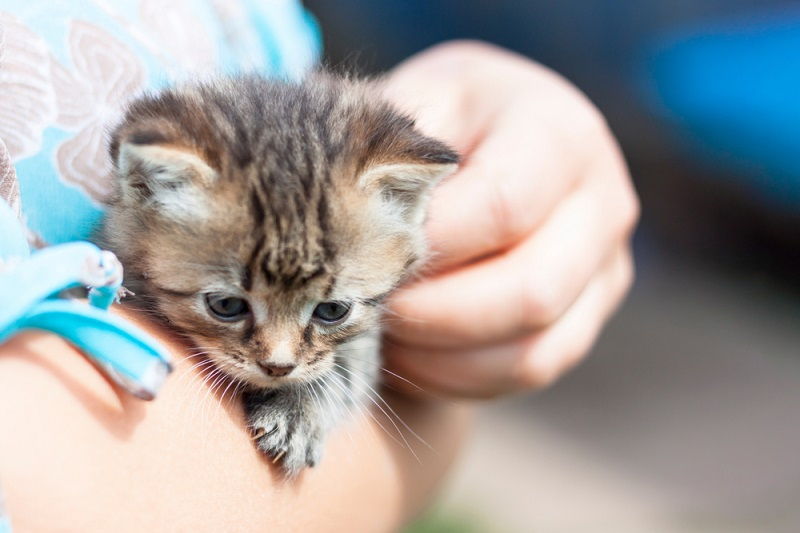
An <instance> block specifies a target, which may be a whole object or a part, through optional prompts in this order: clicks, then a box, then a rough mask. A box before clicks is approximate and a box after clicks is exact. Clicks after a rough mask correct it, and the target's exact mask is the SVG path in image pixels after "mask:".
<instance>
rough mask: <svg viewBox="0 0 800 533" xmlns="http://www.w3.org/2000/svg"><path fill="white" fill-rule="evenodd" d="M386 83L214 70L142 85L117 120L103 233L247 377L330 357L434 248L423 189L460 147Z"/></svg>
mask: <svg viewBox="0 0 800 533" xmlns="http://www.w3.org/2000/svg"><path fill="white" fill-rule="evenodd" d="M373 91H374V89H373V88H372V87H370V85H369V84H365V83H362V82H354V81H349V80H344V79H340V78H336V77H332V76H329V75H315V76H314V77H312V78H310V79H309V80H307V81H306V82H304V83H303V84H285V83H275V82H269V81H265V80H263V79H260V78H257V77H245V78H237V79H233V80H227V81H217V82H214V83H207V84H199V85H194V86H191V87H184V88H177V89H170V90H167V91H164V92H162V93H159V94H156V95H152V96H148V97H145V98H142V99H140V100H138V101H136V102H134V103H133V104H132V105H131V106H130V108H129V110H128V112H127V115H126V117H125V119H124V121H123V123H122V124H121V125H120V126H119V127H118V128H117V129H116V130H115V132H114V133H113V136H112V142H111V156H112V159H113V163H114V167H115V170H116V173H117V177H118V179H117V182H116V183H117V185H116V192H115V195H114V197H113V198H112V200H111V201H110V205H109V207H108V212H107V217H106V221H105V224H104V228H103V236H102V239H103V240H104V241H105V242H104V244H106V245H107V246H109V247H110V248H111V249H112V250H114V251H115V252H116V253H117V254H118V256H119V257H120V259H121V261H122V262H123V264H124V265H125V268H126V275H127V277H128V281H126V285H130V286H131V288H133V289H134V291H135V292H138V293H140V297H141V302H142V304H144V305H146V306H147V307H149V308H151V309H153V310H155V311H157V312H158V313H159V314H160V315H161V316H163V317H164V318H166V319H167V320H169V321H170V323H171V325H172V326H174V327H176V328H177V329H178V330H179V331H181V332H182V333H183V334H185V335H186V336H187V337H189V338H190V339H191V340H192V341H193V342H194V343H195V344H196V345H197V347H198V348H199V349H200V350H203V351H205V352H207V354H208V356H209V357H210V358H211V359H213V360H214V361H215V362H216V364H217V365H218V366H219V367H220V368H222V369H224V370H225V371H227V372H228V373H229V374H231V375H232V376H234V377H236V378H239V379H241V380H243V381H245V382H248V383H251V384H253V385H256V386H259V387H272V386H279V385H281V384H284V383H290V382H304V381H311V380H314V379H316V378H318V377H319V376H321V375H323V374H324V373H326V372H328V371H330V370H331V369H332V368H333V367H334V365H335V363H336V361H335V360H334V357H335V353H336V349H337V347H339V346H341V345H342V344H344V343H346V342H348V341H351V340H353V339H355V338H356V337H358V336H359V335H363V334H365V333H366V332H369V331H374V330H375V328H376V327H377V324H378V319H379V315H380V309H379V303H380V301H381V300H382V299H383V298H384V297H385V296H386V295H387V294H388V293H389V292H390V291H391V290H392V289H393V288H395V287H396V286H397V285H398V284H399V283H400V282H402V281H403V280H404V279H405V278H406V277H407V276H408V275H409V274H410V273H411V272H412V271H413V269H414V268H415V267H416V266H417V265H418V263H419V262H420V261H421V260H422V259H423V258H424V254H425V243H424V238H423V233H422V223H423V220H424V213H425V207H426V203H427V200H428V197H429V195H430V192H431V189H432V187H433V186H434V185H435V184H436V183H437V182H438V181H439V180H440V179H441V178H442V177H444V176H446V175H447V174H450V173H451V172H453V171H454V170H455V168H456V164H457V161H458V156H457V154H456V153H454V152H453V151H452V150H451V149H449V148H448V147H447V146H445V145H444V144H442V143H440V142H439V141H436V140H434V139H431V138H428V137H425V136H424V135H422V134H421V133H419V132H418V131H417V130H416V129H415V128H414V124H413V121H412V120H411V119H409V118H408V117H406V116H404V115H402V114H399V113H397V112H396V111H395V110H394V109H393V108H391V107H390V106H389V105H387V104H386V103H384V102H383V101H382V100H380V99H378V98H376V97H375V96H374V93H373Z"/></svg>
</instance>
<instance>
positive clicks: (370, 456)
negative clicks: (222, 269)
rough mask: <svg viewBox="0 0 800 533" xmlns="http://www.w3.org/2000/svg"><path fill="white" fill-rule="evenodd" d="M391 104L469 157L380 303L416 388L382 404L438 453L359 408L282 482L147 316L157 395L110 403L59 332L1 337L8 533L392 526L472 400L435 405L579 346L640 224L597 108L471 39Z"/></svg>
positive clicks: (520, 374) (536, 373)
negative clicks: (168, 358)
mask: <svg viewBox="0 0 800 533" xmlns="http://www.w3.org/2000/svg"><path fill="white" fill-rule="evenodd" d="M387 95H388V96H389V97H390V98H392V99H393V100H395V101H396V102H397V103H398V104H399V105H401V107H403V108H405V109H407V110H409V111H411V112H412V113H414V114H415V115H416V116H417V117H418V119H419V125H420V126H421V127H422V129H423V130H424V131H426V132H427V133H430V134H432V135H435V136H437V137H440V138H442V139H444V140H446V141H448V142H450V143H451V144H452V145H453V146H454V147H455V148H457V149H458V150H460V151H461V152H462V153H463V154H465V156H466V157H465V162H464V164H463V166H462V169H461V170H460V171H459V172H458V173H457V174H455V175H454V176H453V177H452V178H450V179H449V180H448V181H447V182H445V183H444V184H443V185H442V186H441V187H439V188H438V189H437V191H436V192H435V194H434V198H433V202H432V206H431V209H430V219H429V224H428V226H427V229H428V235H429V240H430V242H431V245H432V249H433V252H434V254H435V255H434V258H433V261H432V264H431V268H430V270H429V271H428V273H427V274H426V275H424V276H423V277H422V278H421V279H420V280H419V282H416V283H414V284H412V285H410V286H409V287H406V288H403V289H402V290H401V291H399V292H398V293H397V294H396V295H395V297H394V298H393V299H392V301H391V302H390V304H389V306H388V310H387V311H388V314H387V334H386V336H385V343H384V346H385V350H384V352H385V355H386V357H387V363H388V365H389V369H390V371H392V372H394V373H396V374H399V375H401V376H403V377H404V378H406V379H408V380H409V381H411V382H413V385H408V383H407V382H406V381H403V380H397V381H395V382H394V383H393V385H394V386H397V387H400V388H402V389H403V390H404V391H405V392H406V394H405V395H388V393H387V399H388V400H389V401H390V403H391V405H392V407H393V408H394V409H395V410H396V411H397V412H398V414H399V415H400V417H401V418H402V419H403V420H404V421H405V422H406V423H407V424H408V425H409V426H410V427H412V428H413V430H414V431H415V432H416V433H417V434H418V435H420V436H421V437H422V438H423V439H424V440H425V441H427V442H428V443H429V444H430V445H431V447H432V448H433V450H435V451H433V452H432V451H430V450H429V449H427V448H426V447H425V446H424V445H422V444H420V443H419V442H418V441H417V440H416V439H414V438H413V437H411V436H409V434H408V432H406V437H407V439H408V440H409V442H410V444H411V447H412V448H413V449H414V451H415V452H416V454H417V456H418V457H419V461H418V460H417V459H416V458H415V456H414V455H413V454H411V453H410V452H409V451H408V449H407V447H406V446H405V445H404V444H401V443H397V442H395V441H394V440H393V439H392V438H391V437H389V436H387V434H386V433H385V432H384V431H383V429H382V428H381V427H380V426H381V425H383V426H385V427H388V428H391V424H390V423H389V422H387V421H385V420H381V422H380V423H379V422H378V421H375V420H372V419H361V418H357V419H356V420H355V421H354V422H353V425H351V426H349V428H348V430H347V431H345V430H340V431H338V432H337V433H336V434H335V435H333V437H332V439H331V441H330V443H329V445H328V447H327V450H326V456H325V458H324V460H323V462H322V464H321V465H319V466H318V467H315V468H314V469H313V470H309V471H307V472H306V473H304V474H303V475H302V477H301V478H300V479H299V480H298V482H297V483H295V484H286V483H284V482H282V481H281V479H280V477H279V476H277V475H276V471H275V468H274V467H273V466H272V465H271V464H269V463H268V462H267V461H266V460H264V459H263V458H262V457H261V456H260V455H259V454H258V453H257V452H256V451H255V449H254V447H253V446H252V444H251V443H250V442H249V439H248V433H247V431H246V429H245V424H244V420H243V417H242V413H241V410H240V409H239V406H238V403H236V402H235V401H232V399H231V397H230V395H227V396H225V398H223V399H222V400H220V399H219V398H218V397H217V396H216V395H215V394H214V393H212V392H211V391H210V390H209V388H208V386H207V385H204V384H202V381H201V379H199V378H196V376H195V375H196V369H195V370H192V369H191V362H192V361H191V360H185V359H183V356H184V355H185V354H186V353H187V349H188V348H187V347H186V346H183V345H181V344H180V343H179V342H178V341H176V340H175V339H173V338H170V334H169V333H168V332H166V331H164V330H161V329H159V328H158V327H157V326H156V325H155V324H153V323H150V322H147V321H144V322H142V321H140V322H141V323H142V325H143V326H144V327H145V328H146V329H148V330H151V331H153V332H154V333H155V334H156V336H157V337H158V338H160V339H162V340H164V341H166V342H167V343H168V345H169V346H170V347H171V349H172V351H173V353H174V354H175V356H176V360H177V369H176V373H175V374H176V375H175V376H174V377H173V378H172V379H170V380H168V381H167V383H166V385H165V388H164V390H163V392H162V394H161V395H160V396H159V398H158V399H157V400H156V401H155V402H153V403H142V402H139V401H138V400H134V399H132V398H130V397H127V396H125V395H124V394H120V393H119V392H118V391H117V390H116V389H114V388H113V387H112V386H110V385H109V384H108V383H107V382H106V381H105V380H104V379H103V378H102V377H101V376H100V375H99V374H98V373H97V372H96V371H95V369H94V368H93V367H92V366H91V365H89V364H88V363H87V362H86V361H85V360H84V359H83V358H82V357H81V356H80V355H79V354H77V353H76V352H75V351H74V350H73V349H72V348H70V347H69V346H68V345H66V344H65V343H64V342H63V341H61V340H59V339H57V338H54V337H52V336H48V335H40V334H36V335H33V334H26V335H21V336H18V337H15V338H13V339H12V340H10V341H9V342H7V343H6V344H5V345H3V346H0V478H1V479H2V482H3V484H4V485H5V488H6V492H7V498H8V507H9V510H10V512H11V515H12V519H13V520H14V524H15V526H16V527H17V529H18V530H20V531H29V530H32V531H36V530H46V531H50V530H52V529H53V528H54V525H56V526H58V527H59V529H61V530H67V531H124V530H125V528H126V527H128V528H129V529H130V530H132V531H175V530H192V531H194V530H199V531H205V530H224V531H229V530H244V531H249V530H256V529H265V530H268V531H369V532H379V531H390V530H394V529H396V528H397V527H398V525H400V524H402V523H404V522H406V521H407V520H408V518H409V517H411V516H413V515H414V514H415V513H416V512H417V511H418V510H419V509H420V508H421V507H422V506H424V504H425V502H427V501H429V499H430V496H431V494H432V492H433V491H434V490H435V487H436V486H437V484H438V483H439V482H440V481H441V479H442V477H443V476H444V474H445V473H446V471H447V469H448V467H449V465H450V463H451V461H452V456H453V454H454V451H455V450H456V449H457V447H458V443H459V442H460V441H461V440H462V438H463V435H464V430H465V425H466V422H465V419H466V417H467V413H466V410H465V409H464V408H462V407H459V406H457V405H456V404H453V403H451V402H450V401H448V400H443V401H442V400H437V399H436V398H440V397H444V398H447V397H453V396H456V397H486V396H496V395H500V394H507V393H511V392H518V391H526V390H532V389H535V388H538V387H542V386H545V385H548V384H550V383H552V382H553V381H554V380H556V379H557V378H558V377H559V376H560V375H562V374H563V372H565V371H566V370H567V369H568V368H570V367H571V366H573V365H574V364H576V363H577V362H578V361H579V360H580V359H581V358H582V357H584V356H585V355H586V353H587V352H588V350H589V348H590V346H591V344H592V343H593V341H594V339H595V338H596V336H597V334H598V332H599V330H600V328H601V327H602V324H603V323H604V322H605V321H606V320H607V319H608V317H609V316H610V315H611V313H612V312H613V310H614V309H615V308H616V306H618V305H619V303H620V301H621V300H622V298H623V296H624V294H625V293H626V292H627V290H628V287H629V286H630V283H631V281H632V279H633V268H632V263H631V254H630V242H629V238H630V233H631V231H632V228H633V227H634V225H635V223H636V220H637V218H638V202H637V200H636V196H635V194H634V192H633V189H632V187H631V183H630V177H629V176H628V173H627V170H626V168H625V165H624V162H623V160H622V157H621V155H620V153H619V150H618V148H617V145H616V143H615V141H614V139H613V136H612V135H611V134H610V132H609V131H608V128H607V126H606V125H605V122H604V121H603V119H602V117H601V116H600V114H599V113H598V112H597V110H596V109H595V108H594V107H593V106H592V105H591V104H590V103H589V102H588V100H586V99H585V97H583V96H582V95H581V94H580V93H579V92H578V91H577V90H576V89H575V88H574V87H572V86H571V85H570V84H569V83H567V82H566V81H564V80H563V79H561V78H560V77H559V76H557V75H556V74H554V73H552V72H551V71H549V70H547V69H545V68H543V67H541V66H539V65H537V64H535V63H533V62H531V61H529V60H527V59H524V58H521V57H519V56H516V55H514V54H510V53H508V52H505V51H502V50H500V49H498V48H495V47H491V46H488V45H483V44H478V43H469V42H457V43H450V44H446V45H442V46H439V47H435V48H433V49H431V50H429V51H427V52H424V53H422V54H420V55H418V56H416V57H414V58H412V59H410V60H409V61H408V62H406V63H404V64H403V65H401V66H400V67H398V69H396V70H395V71H394V72H393V73H391V74H390V76H389V78H388V81H387ZM523 141H524V142H523ZM387 375H388V374H387ZM212 385H213V382H212ZM420 387H421V388H423V389H425V391H426V392H424V393H420V392H419V390H420ZM411 392H413V394H409V393H411ZM373 411H375V410H373ZM376 416H377V413H376Z"/></svg>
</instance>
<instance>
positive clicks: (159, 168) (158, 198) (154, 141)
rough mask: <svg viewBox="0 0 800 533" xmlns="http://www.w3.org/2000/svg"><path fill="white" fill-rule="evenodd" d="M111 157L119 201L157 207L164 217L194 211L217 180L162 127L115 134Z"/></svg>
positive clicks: (203, 164) (203, 162)
mask: <svg viewBox="0 0 800 533" xmlns="http://www.w3.org/2000/svg"><path fill="white" fill-rule="evenodd" d="M111 156H112V159H113V163H114V169H115V170H116V173H117V176H118V179H119V186H120V190H119V192H120V200H121V201H122V202H123V203H127V204H129V205H143V204H153V203H156V204H161V205H164V206H166V207H169V208H170V209H168V210H167V211H166V212H167V213H168V214H170V213H171V214H175V215H179V214H180V213H179V212H180V211H183V210H189V209H192V208H196V207H198V206H197V205H196V204H197V203H198V201H199V200H200V195H201V194H202V192H203V191H204V189H206V188H207V187H208V186H210V185H211V184H212V183H213V182H214V181H215V179H216V177H217V172H216V171H215V170H214V169H213V168H211V167H210V166H209V165H208V163H207V162H206V161H205V160H204V159H203V158H202V157H201V156H200V155H199V154H198V152H197V151H195V150H193V149H192V148H191V147H187V146H183V145H181V144H179V143H177V142H175V140H174V137H173V136H170V135H169V131H168V129H167V128H166V127H164V128H163V129H162V130H161V131H159V130H157V129H154V128H153V126H152V125H150V127H146V128H141V127H140V128H137V129H133V130H127V131H125V130H122V131H118V132H116V133H115V135H114V137H113V138H112V143H111ZM173 210H177V211H175V212H173Z"/></svg>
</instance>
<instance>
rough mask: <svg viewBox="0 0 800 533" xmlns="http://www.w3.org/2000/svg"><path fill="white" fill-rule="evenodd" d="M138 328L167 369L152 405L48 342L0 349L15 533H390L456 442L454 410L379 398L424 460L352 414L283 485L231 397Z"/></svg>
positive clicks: (458, 427) (1, 415)
mask: <svg viewBox="0 0 800 533" xmlns="http://www.w3.org/2000/svg"><path fill="white" fill-rule="evenodd" d="M133 318H134V319H136V317H133ZM137 322H138V323H139V325H140V326H142V327H143V328H145V329H146V330H148V331H150V332H151V333H153V334H154V335H155V336H156V338H158V339H159V340H161V341H162V342H164V343H166V345H167V346H168V347H169V348H170V349H171V351H172V352H173V354H174V356H175V359H176V370H175V373H174V375H173V376H172V377H171V378H170V379H168V380H167V382H166V384H165V386H164V389H163V390H162V392H161V394H160V395H159V397H158V398H157V399H156V400H155V401H154V402H149V403H148V402H141V401H139V400H136V399H134V398H132V397H130V396H127V395H125V394H124V393H121V392H119V391H118V390H117V389H116V388H114V387H113V386H111V385H110V384H109V383H108V382H107V381H106V380H105V379H104V378H103V377H102V376H101V375H100V374H99V373H98V372H97V371H96V370H95V369H94V368H93V367H92V366H91V364H90V363H89V362H87V360H86V359H85V358H84V357H83V356H81V355H80V354H79V353H78V352H76V351H75V350H74V349H72V348H71V347H70V346H69V345H68V344H66V343H65V342H64V341H62V340H60V339H59V338H57V337H54V336H52V335H47V334H38V333H29V334H23V335H19V336H17V337H14V338H12V339H11V340H9V341H8V342H7V343H5V344H3V345H1V346H0V486H2V487H3V490H4V491H5V493H6V497H7V507H8V511H9V513H10V516H11V520H12V523H13V525H14V527H15V528H16V529H17V530H18V531H51V530H54V529H58V530H62V531H82V532H89V531H178V530H182V531H258V530H262V531H370V532H378V531H392V530H395V529H396V528H397V527H398V526H399V525H400V524H403V523H406V522H407V521H408V520H409V519H410V518H411V517H413V516H414V515H415V514H416V513H417V512H418V511H419V509H420V508H421V507H422V506H424V505H425V503H426V502H427V501H428V500H429V498H430V496H431V493H432V491H433V490H434V489H435V487H436V486H437V484H438V483H439V482H440V480H441V478H442V476H443V474H444V473H445V472H446V471H447V468H448V466H449V465H450V463H451V462H452V460H453V457H454V455H455V451H456V449H457V447H458V444H459V442H460V441H461V440H462V437H463V433H464V429H465V414H466V413H465V411H464V410H463V409H462V408H459V407H457V406H455V405H454V404H452V403H442V402H436V401H425V400H411V399H408V398H404V397H401V396H393V395H389V394H387V395H386V396H385V397H386V399H387V401H388V402H389V403H390V405H391V406H392V408H393V409H394V410H395V412H396V413H397V414H398V415H399V417H401V418H402V419H403V421H404V422H405V423H406V424H408V426H410V427H411V428H413V430H414V431H415V432H416V433H417V434H418V435H419V436H420V437H422V438H423V439H425V440H426V441H427V443H428V444H429V445H430V446H431V447H432V448H433V450H434V451H431V450H430V449H428V448H427V447H426V446H425V445H423V444H421V443H420V442H419V441H418V440H417V439H416V438H415V437H413V436H412V435H411V434H410V433H409V432H408V431H407V430H405V429H404V430H403V433H404V435H405V438H406V439H407V440H408V443H409V445H410V447H411V448H412V449H413V451H414V453H415V454H416V456H417V457H416V458H415V456H414V454H412V453H411V452H410V451H409V450H408V449H406V446H405V444H404V443H403V440H402V438H400V437H399V436H398V435H397V434H396V432H394V431H393V432H392V433H393V437H390V436H388V435H387V434H386V432H385V431H384V430H383V429H382V428H381V425H383V426H385V427H387V428H392V427H393V426H392V422H389V421H387V420H385V419H384V418H381V417H378V416H377V415H376V417H377V420H375V419H372V418H370V415H366V416H365V417H364V418H361V417H360V416H357V417H356V418H355V420H354V421H353V422H352V423H349V424H346V425H344V426H342V427H341V428H340V429H339V430H338V431H336V432H335V434H334V435H333V436H332V438H331V440H330V442H329V444H328V447H327V449H326V454H325V457H324V458H323V461H322V462H321V464H320V465H319V466H317V467H315V468H313V469H310V470H307V471H306V472H305V473H304V474H302V475H301V477H300V478H299V479H298V480H297V481H296V482H285V481H284V480H283V478H282V477H281V475H280V473H279V472H278V469H277V468H276V467H275V466H274V465H272V464H271V463H270V462H269V461H268V460H265V459H264V458H263V457H262V456H261V455H260V454H259V453H258V452H257V451H256V450H255V448H254V446H253V445H252V443H251V442H250V438H249V433H248V431H247V429H246V428H245V422H244V419H243V415H242V410H241V407H240V405H239V403H238V402H236V401H233V400H232V397H231V391H230V390H228V391H227V394H224V399H223V400H221V399H220V396H222V395H223V394H222V393H223V392H224V390H216V391H214V390H213V383H214V382H213V380H212V381H211V383H203V378H202V377H201V376H200V375H199V374H198V371H197V369H196V368H192V359H187V358H186V357H185V355H186V353H188V349H187V348H186V347H185V346H184V345H182V344H181V343H180V342H178V341H177V340H175V339H172V338H170V337H169V335H168V334H167V333H166V332H165V331H164V330H162V329H159V328H157V327H156V326H154V325H152V324H151V323H149V322H147V321H142V320H137ZM375 411H378V410H377V409H376V410H375ZM378 413H379V411H378ZM396 423H398V425H399V422H396ZM394 438H397V439H398V441H399V442H398V441H395V440H394Z"/></svg>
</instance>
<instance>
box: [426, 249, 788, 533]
mask: <svg viewBox="0 0 800 533" xmlns="http://www.w3.org/2000/svg"><path fill="white" fill-rule="evenodd" d="M639 251H640V253H639V256H640V264H639V270H640V273H639V278H638V280H637V284H636V286H635V288H634V290H633V292H632V294H631V297H630V298H629V300H628V301H627V303H626V305H625V306H624V308H623V309H622V311H621V312H620V313H619V315H618V316H617V317H616V318H615V320H614V321H613V323H612V324H610V326H609V327H608V329H607V330H606V332H605V334H604V336H603V338H602V339H601V341H600V342H599V345H598V346H597V348H596V350H595V351H594V353H593V355H592V356H591V358H590V359H589V360H587V361H586V363H585V364H583V365H582V366H581V367H580V368H579V369H578V370H576V371H575V372H574V373H572V374H571V375H570V376H568V377H567V378H566V379H564V380H563V381H562V382H560V383H559V384H557V385H556V386H555V387H553V388H552V389H550V390H548V391H546V392H544V393H540V394H538V395H535V396H532V397H526V398H514V399H512V400H503V401H501V402H497V403H492V404H486V405H484V406H483V407H482V408H481V409H480V412H479V416H478V420H477V424H476V429H475V435H474V438H473V439H472V441H471V442H470V444H469V446H468V447H467V449H466V450H465V452H464V457H463V460H462V462H461V465H460V467H459V468H458V469H457V471H456V472H455V474H454V476H453V478H452V480H451V483H450V484H449V487H448V489H447V490H446V492H445V494H444V495H443V497H442V501H441V504H440V509H441V511H442V512H443V513H446V514H450V515H453V514H461V515H465V514H466V515H470V516H473V515H474V516H477V517H478V521H479V523H480V524H482V525H481V526H480V527H479V530H481V531H482V530H485V531H489V532H492V533H495V532H507V533H518V532H544V533H550V532H592V533H594V532H615V533H617V532H619V533H624V532H637V533H638V532H654V533H660V532H691V533H694V532H712V533H717V532H719V533H722V532H726V533H727V532H732V533H744V532H748V533H749V532H758V533H764V532H770V533H772V532H780V533H795V532H798V531H800V295H798V294H797V293H794V294H791V293H789V292H788V291H787V290H786V289H785V288H782V287H781V286H780V285H777V284H773V283H771V282H769V281H768V280H765V279H758V278H756V277H754V276H753V274H742V273H738V274H737V273H732V272H720V271H718V270H717V269H710V268H709V267H702V266H698V265H695V264H692V263H690V262H687V261H685V260H683V261H682V260H679V259H676V258H674V257H671V256H669V255H667V254H664V253H662V252H659V251H658V250H652V249H651V250H647V249H646V250H641V249H640V250H639Z"/></svg>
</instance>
